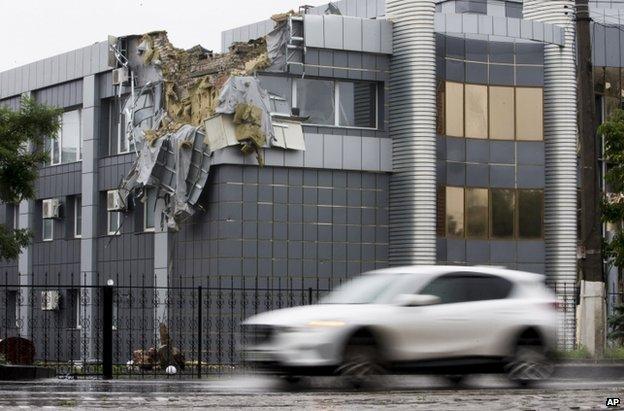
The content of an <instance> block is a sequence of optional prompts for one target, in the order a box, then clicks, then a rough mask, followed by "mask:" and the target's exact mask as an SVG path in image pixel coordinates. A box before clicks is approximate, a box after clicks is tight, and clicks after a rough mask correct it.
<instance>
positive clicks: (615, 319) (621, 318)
mask: <svg viewBox="0 0 624 411" xmlns="http://www.w3.org/2000/svg"><path fill="white" fill-rule="evenodd" d="M607 322H608V324H609V328H610V329H611V331H610V332H609V338H611V339H613V340H616V341H618V342H620V343H621V342H622V341H624V305H618V306H617V307H615V308H614V310H613V314H611V315H610V316H609V320H608V321H607Z"/></svg>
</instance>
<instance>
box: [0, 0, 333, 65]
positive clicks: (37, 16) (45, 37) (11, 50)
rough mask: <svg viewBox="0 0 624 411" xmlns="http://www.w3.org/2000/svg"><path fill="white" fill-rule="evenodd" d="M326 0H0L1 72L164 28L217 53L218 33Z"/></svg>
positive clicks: (177, 39) (180, 40)
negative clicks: (112, 39)
mask: <svg viewBox="0 0 624 411" xmlns="http://www.w3.org/2000/svg"><path fill="white" fill-rule="evenodd" d="M325 3H327V0H0V71H4V70H7V69H10V68H13V67H16V66H21V65H23V64H27V63H30V62H33V61H36V60H40V59H42V58H45V57H50V56H53V55H56V54H59V53H63V52H66V51H70V50H73V49H77V48H79V47H83V46H86V45H89V44H93V43H95V42H98V41H103V40H106V38H107V36H108V35H109V34H111V35H114V36H122V35H126V34H141V33H144V32H147V31H153V30H166V31H167V32H168V33H169V39H170V40H171V41H172V42H173V44H174V46H176V47H181V48H189V47H192V46H194V45H196V44H201V45H202V46H204V47H206V48H208V49H212V50H215V51H220V49H221V31H223V30H227V29H230V28H234V27H237V26H242V25H244V24H249V23H253V22H256V21H259V20H264V19H266V18H269V17H270V16H271V15H272V14H275V13H279V12H284V11H288V10H290V9H298V7H299V5H301V4H311V5H319V4H325Z"/></svg>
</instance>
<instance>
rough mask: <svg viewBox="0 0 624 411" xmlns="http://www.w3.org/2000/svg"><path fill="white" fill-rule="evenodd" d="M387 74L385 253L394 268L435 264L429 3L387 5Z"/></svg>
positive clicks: (393, 0)
mask: <svg viewBox="0 0 624 411" xmlns="http://www.w3.org/2000/svg"><path fill="white" fill-rule="evenodd" d="M386 4H387V13H386V15H387V17H388V18H389V19H390V20H392V22H393V23H394V29H393V43H394V50H393V55H392V59H391V74H390V93H389V95H390V98H389V102H390V118H389V120H390V136H391V137H392V159H393V167H394V173H393V174H392V177H391V179H390V218H389V221H390V249H389V258H390V263H391V264H393V265H399V264H433V263H434V262H435V260H436V232H435V222H436V150H435V149H436V140H435V138H436V134H435V124H436V89H435V87H436V78H435V76H436V73H435V67H436V64H435V36H434V31H433V27H434V23H433V19H434V13H435V4H434V2H433V0H387V2H386Z"/></svg>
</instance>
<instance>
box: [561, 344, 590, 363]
mask: <svg viewBox="0 0 624 411" xmlns="http://www.w3.org/2000/svg"><path fill="white" fill-rule="evenodd" d="M554 355H555V358H556V359H558V360H587V359H590V358H592V356H591V354H590V352H589V351H588V350H587V348H585V347H583V346H580V347H579V348H576V349H574V350H568V351H560V350H558V351H555V353H554Z"/></svg>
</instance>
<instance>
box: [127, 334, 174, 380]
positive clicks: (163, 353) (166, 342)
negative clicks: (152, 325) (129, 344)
mask: <svg viewBox="0 0 624 411" xmlns="http://www.w3.org/2000/svg"><path fill="white" fill-rule="evenodd" d="M159 332H160V347H159V348H155V347H150V348H148V349H147V350H142V349H139V350H135V351H133V352H132V361H131V362H129V363H128V364H129V365H131V366H133V367H137V368H139V369H142V370H146V371H148V370H152V369H154V368H157V367H160V368H161V369H163V370H165V369H166V368H167V367H168V366H170V365H173V366H175V367H177V368H178V369H180V370H184V368H185V366H186V360H185V358H184V354H182V352H181V351H180V350H179V349H178V348H177V347H174V346H173V345H172V344H171V337H170V335H169V330H168V328H167V326H166V325H165V324H162V323H161V324H160V328H159Z"/></svg>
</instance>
